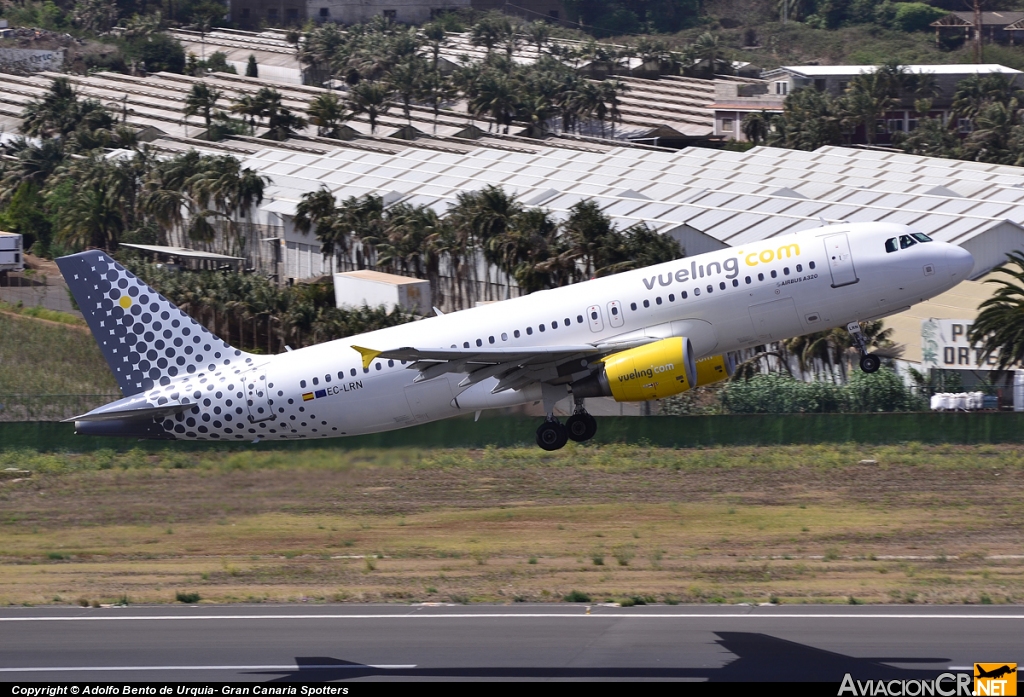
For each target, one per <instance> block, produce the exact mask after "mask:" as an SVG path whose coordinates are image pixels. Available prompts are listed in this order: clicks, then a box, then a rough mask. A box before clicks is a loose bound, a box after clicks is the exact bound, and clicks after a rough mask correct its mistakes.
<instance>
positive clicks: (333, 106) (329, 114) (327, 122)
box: [306, 92, 347, 138]
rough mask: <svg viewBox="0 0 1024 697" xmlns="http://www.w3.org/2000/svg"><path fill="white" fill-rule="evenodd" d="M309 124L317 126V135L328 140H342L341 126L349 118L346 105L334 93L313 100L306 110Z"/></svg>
mask: <svg viewBox="0 0 1024 697" xmlns="http://www.w3.org/2000/svg"><path fill="white" fill-rule="evenodd" d="M306 113H307V114H309V122H310V123H312V124H313V125H314V126H316V134H317V135H318V136H322V137H326V138H340V137H341V124H342V123H343V122H344V121H345V118H346V116H347V114H346V112H345V105H344V103H343V102H342V101H341V99H339V98H338V95H336V94H335V93H333V92H327V93H325V94H319V95H317V96H316V97H314V98H313V100H312V101H311V102H310V103H309V107H308V108H307V110H306Z"/></svg>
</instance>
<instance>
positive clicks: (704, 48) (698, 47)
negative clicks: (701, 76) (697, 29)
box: [690, 32, 732, 75]
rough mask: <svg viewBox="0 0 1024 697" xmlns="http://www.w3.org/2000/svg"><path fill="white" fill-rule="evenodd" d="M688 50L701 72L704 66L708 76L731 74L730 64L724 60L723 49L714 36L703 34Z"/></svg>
mask: <svg viewBox="0 0 1024 697" xmlns="http://www.w3.org/2000/svg"><path fill="white" fill-rule="evenodd" d="M690 49H691V51H692V54H693V58H694V59H695V61H696V63H697V65H698V66H700V68H701V70H702V71H703V70H704V66H705V65H706V66H707V68H706V70H707V73H708V74H710V75H718V74H730V73H732V63H731V62H730V61H729V60H728V59H726V57H725V49H724V47H723V46H722V42H721V41H720V40H719V38H718V37H717V36H716V35H714V34H712V33H710V32H704V33H703V34H701V35H700V36H698V37H697V39H696V41H694V42H693V44H692V45H691V46H690Z"/></svg>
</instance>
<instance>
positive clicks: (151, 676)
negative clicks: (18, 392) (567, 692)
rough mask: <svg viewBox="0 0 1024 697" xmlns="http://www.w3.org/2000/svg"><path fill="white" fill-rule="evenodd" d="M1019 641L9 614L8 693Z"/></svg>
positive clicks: (946, 613) (585, 617) (514, 623)
mask: <svg viewBox="0 0 1024 697" xmlns="http://www.w3.org/2000/svg"><path fill="white" fill-rule="evenodd" d="M588 613H589V614H588ZM1022 633H1024V607H1008V606H1003V607H988V606H985V607H977V606H974V607H963V606H958V607H921V606H909V607H908V606H898V607H894V606H884V607H846V606H839V607H824V606H816V607H807V606H787V605H782V606H778V607H742V606H740V607H737V606H724V607H722V606H715V607H707V606H698V607H693V606H686V607H682V606H646V607H633V608H610V607H603V606H590V607H588V606H585V605H568V604H559V605H514V606H493V605H488V606H454V607H452V606H446V607H437V606H422V605H413V606H408V605H407V606H395V605H373V606H367V605H361V606H356V605H333V606H304V605H303V606H296V605H290V606H200V607H180V606H179V607H138V606H132V607H126V608H101V609H85V608H83V609H76V608H3V609H0V680H3V681H6V682H20V683H26V682H30V681H31V682H38V681H89V682H95V681H103V682H106V681H136V680H145V681H158V680H166V681H183V680H199V681H202V680H206V681H218V682H220V681H237V680H241V681H288V680H295V679H298V680H311V681H322V680H356V679H373V680H380V679H411V680H418V681H422V680H429V679H431V678H443V679H453V678H455V679H458V678H468V679H480V678H484V679H517V678H518V679H532V680H537V679H546V678H550V679H558V678H569V679H586V678H600V679H609V678H627V679H638V678H641V679H642V678H655V679H665V678H668V679H684V680H716V681H717V680H826V681H835V682H838V681H840V680H841V679H842V677H843V675H844V674H845V673H847V672H849V673H851V674H852V675H853V676H854V677H855V678H859V679H868V678H871V679H892V678H925V679H932V678H935V677H936V676H937V675H938V674H939V673H941V672H944V671H947V670H949V669H950V668H952V669H953V670H957V669H961V670H968V669H969V668H970V667H971V665H972V664H973V663H974V662H975V661H978V662H982V661H984V662H997V661H1006V662H1014V661H1016V662H1019V663H1024V643H1022V642H1021V640H1020V637H1021V635H1022Z"/></svg>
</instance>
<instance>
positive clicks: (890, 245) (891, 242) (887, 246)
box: [885, 237, 899, 253]
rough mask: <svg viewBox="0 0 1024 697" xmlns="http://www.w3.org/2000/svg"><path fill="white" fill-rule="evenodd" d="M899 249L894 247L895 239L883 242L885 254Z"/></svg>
mask: <svg viewBox="0 0 1024 697" xmlns="http://www.w3.org/2000/svg"><path fill="white" fill-rule="evenodd" d="M897 249H899V247H897V246H896V238H895V237H893V238H891V239H888V240H886V241H885V251H886V252H887V253H892V252H895V251H896V250H897Z"/></svg>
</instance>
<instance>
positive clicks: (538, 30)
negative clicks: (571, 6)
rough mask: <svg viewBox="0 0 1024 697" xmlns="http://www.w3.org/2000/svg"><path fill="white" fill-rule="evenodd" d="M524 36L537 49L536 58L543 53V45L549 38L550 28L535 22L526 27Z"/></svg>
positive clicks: (545, 23) (540, 22)
mask: <svg viewBox="0 0 1024 697" xmlns="http://www.w3.org/2000/svg"><path fill="white" fill-rule="evenodd" d="M526 36H527V37H529V39H530V41H531V42H532V43H533V45H534V46H536V47H537V57H538V58H540V56H541V55H542V54H543V53H544V45H545V44H547V42H548V40H549V39H550V38H551V27H549V26H548V23H547V22H542V21H536V22H530V23H529V24H528V25H526Z"/></svg>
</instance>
